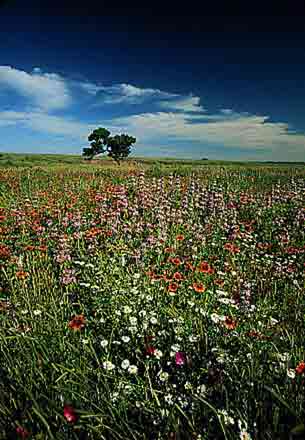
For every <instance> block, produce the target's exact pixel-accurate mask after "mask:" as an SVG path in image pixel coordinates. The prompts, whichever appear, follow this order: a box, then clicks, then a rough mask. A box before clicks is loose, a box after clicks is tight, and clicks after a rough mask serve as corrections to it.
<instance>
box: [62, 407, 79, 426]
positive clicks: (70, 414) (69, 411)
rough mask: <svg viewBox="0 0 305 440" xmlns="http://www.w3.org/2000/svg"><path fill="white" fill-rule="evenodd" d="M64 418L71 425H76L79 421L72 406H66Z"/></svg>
mask: <svg viewBox="0 0 305 440" xmlns="http://www.w3.org/2000/svg"><path fill="white" fill-rule="evenodd" d="M64 417H65V419H66V420H67V421H68V422H70V423H75V422H76V421H77V415H76V412H75V410H74V408H73V406H71V405H65V406H64Z"/></svg>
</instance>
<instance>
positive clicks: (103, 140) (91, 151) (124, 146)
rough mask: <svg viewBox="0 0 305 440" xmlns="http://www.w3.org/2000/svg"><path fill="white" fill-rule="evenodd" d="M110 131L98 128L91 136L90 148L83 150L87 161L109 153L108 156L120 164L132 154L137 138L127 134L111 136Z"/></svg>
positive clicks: (89, 138)
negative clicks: (132, 147)
mask: <svg viewBox="0 0 305 440" xmlns="http://www.w3.org/2000/svg"><path fill="white" fill-rule="evenodd" d="M109 135H110V131H108V130H106V129H105V128H97V129H96V130H93V132H92V133H91V134H90V135H89V137H88V140H89V141H90V142H91V147H90V148H84V149H83V156H84V157H85V158H86V159H92V158H93V157H94V156H96V155H98V154H103V153H105V152H107V154H108V156H109V157H111V158H112V159H114V160H115V161H116V162H118V163H120V161H121V160H122V159H125V158H126V157H127V156H129V154H130V151H131V150H130V148H131V145H132V144H134V143H135V142H136V138H134V137H132V136H128V135H126V134H121V135H116V136H112V137H111V136H109Z"/></svg>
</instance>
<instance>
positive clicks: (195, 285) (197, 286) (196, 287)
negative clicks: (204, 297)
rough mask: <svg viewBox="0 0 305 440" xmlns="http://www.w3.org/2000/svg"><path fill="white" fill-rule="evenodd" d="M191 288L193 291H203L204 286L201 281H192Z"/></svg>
mask: <svg viewBox="0 0 305 440" xmlns="http://www.w3.org/2000/svg"><path fill="white" fill-rule="evenodd" d="M193 289H194V290H195V292H199V293H203V292H204V291H205V290H206V287H205V286H204V285H203V284H202V283H193Z"/></svg>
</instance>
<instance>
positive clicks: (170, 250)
mask: <svg viewBox="0 0 305 440" xmlns="http://www.w3.org/2000/svg"><path fill="white" fill-rule="evenodd" d="M174 251H175V249H174V248H173V247H166V248H165V249H164V252H165V253H166V254H171V253H172V252H174Z"/></svg>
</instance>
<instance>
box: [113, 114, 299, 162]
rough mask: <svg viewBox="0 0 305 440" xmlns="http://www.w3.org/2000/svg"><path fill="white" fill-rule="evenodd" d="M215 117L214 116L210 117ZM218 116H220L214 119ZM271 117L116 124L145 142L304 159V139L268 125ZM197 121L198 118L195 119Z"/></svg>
mask: <svg viewBox="0 0 305 440" xmlns="http://www.w3.org/2000/svg"><path fill="white" fill-rule="evenodd" d="M210 116H212V115H210ZM215 116H217V115H215ZM268 119H269V117H268V116H256V115H247V116H245V115H244V116H243V115H240V116H238V117H235V118H229V119H228V120H226V119H220V120H217V117H216V118H215V120H214V121H212V122H211V121H207V122H199V123H198V122H196V123H195V124H191V123H190V122H188V121H189V120H190V118H189V116H188V117H187V118H186V116H185V115H184V114H181V113H179V114H177V113H173V112H158V113H143V114H140V115H132V116H128V117H125V118H117V119H116V120H113V122H114V123H115V124H118V125H119V124H121V127H122V128H124V130H128V131H130V132H131V133H132V134H133V135H134V136H136V137H139V138H140V139H141V141H142V142H149V141H152V140H155V139H157V138H161V139H162V141H163V142H164V140H165V139H166V138H167V139H168V140H184V141H190V142H198V143H202V145H203V146H204V144H205V143H209V144H211V143H212V144H213V143H214V144H215V145H223V147H224V148H241V149H248V150H249V152H251V151H253V150H255V151H256V150H260V151H261V153H262V154H263V153H264V152H265V153H270V154H275V157H276V154H277V153H282V152H283V151H286V154H287V159H289V152H291V154H292V155H293V154H294V155H295V158H293V157H291V158H290V159H289V160H299V159H297V158H296V157H301V155H302V154H303V155H305V135H302V134H290V133H289V132H288V129H289V125H288V124H286V123H282V122H268ZM195 120H196V118H195Z"/></svg>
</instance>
